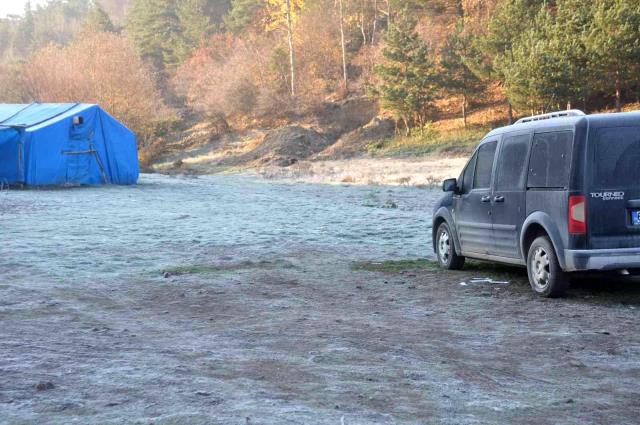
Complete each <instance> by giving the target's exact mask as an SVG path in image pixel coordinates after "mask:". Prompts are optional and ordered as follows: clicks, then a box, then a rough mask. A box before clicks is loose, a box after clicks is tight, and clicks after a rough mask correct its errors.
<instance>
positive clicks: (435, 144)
mask: <svg viewBox="0 0 640 425" xmlns="http://www.w3.org/2000/svg"><path fill="white" fill-rule="evenodd" d="M488 131H489V128H488V127H470V128H467V129H453V130H447V131H438V130H433V129H425V130H424V131H423V132H422V133H420V132H414V133H413V134H411V135H409V136H401V135H398V136H395V137H392V138H390V139H384V140H379V141H375V142H372V143H370V144H369V145H368V146H367V151H368V152H369V153H370V154H371V155H374V156H424V155H430V154H436V153H442V154H468V153H470V152H471V151H472V150H473V148H474V147H475V146H476V145H477V144H478V143H479V142H480V140H482V138H483V137H484V136H485V135H486V134H487V132H488Z"/></svg>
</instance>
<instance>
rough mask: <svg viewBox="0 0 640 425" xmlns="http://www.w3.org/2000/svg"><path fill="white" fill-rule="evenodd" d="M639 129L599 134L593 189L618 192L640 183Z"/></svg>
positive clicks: (619, 128) (609, 131)
mask: <svg viewBox="0 0 640 425" xmlns="http://www.w3.org/2000/svg"><path fill="white" fill-rule="evenodd" d="M638 164H640V127H616V128H603V129H600V130H598V131H597V132H596V138H595V173H594V181H593V183H594V185H595V186H597V187H598V188H599V189H609V188H611V189H615V188H623V187H628V186H635V185H637V184H638V183H640V167H639V166H638Z"/></svg>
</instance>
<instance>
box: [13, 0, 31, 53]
mask: <svg viewBox="0 0 640 425" xmlns="http://www.w3.org/2000/svg"><path fill="white" fill-rule="evenodd" d="M34 41H35V20H34V18H33V11H32V10H31V2H30V1H27V3H25V6H24V18H22V20H21V21H20V24H19V25H18V29H17V31H16V37H15V39H14V42H13V45H14V49H15V51H16V53H17V54H18V55H19V56H26V55H27V54H28V53H29V52H30V51H31V50H32V48H33V47H34Z"/></svg>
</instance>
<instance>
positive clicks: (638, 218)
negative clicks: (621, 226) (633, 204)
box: [631, 210, 640, 226]
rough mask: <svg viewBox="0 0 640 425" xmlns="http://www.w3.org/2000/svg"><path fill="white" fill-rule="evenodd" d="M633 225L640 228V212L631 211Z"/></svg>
mask: <svg viewBox="0 0 640 425" xmlns="http://www.w3.org/2000/svg"><path fill="white" fill-rule="evenodd" d="M631 224H633V225H634V226H640V210H633V211H631Z"/></svg>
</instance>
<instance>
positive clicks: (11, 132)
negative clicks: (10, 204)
mask: <svg viewBox="0 0 640 425" xmlns="http://www.w3.org/2000/svg"><path fill="white" fill-rule="evenodd" d="M20 137H21V134H20V132H19V131H18V130H15V129H13V128H5V129H0V184H6V183H9V184H15V183H22V182H23V177H24V176H21V175H20V170H21V168H22V167H21V160H22V158H21V156H22V154H21V152H20V149H19V147H20Z"/></svg>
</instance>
